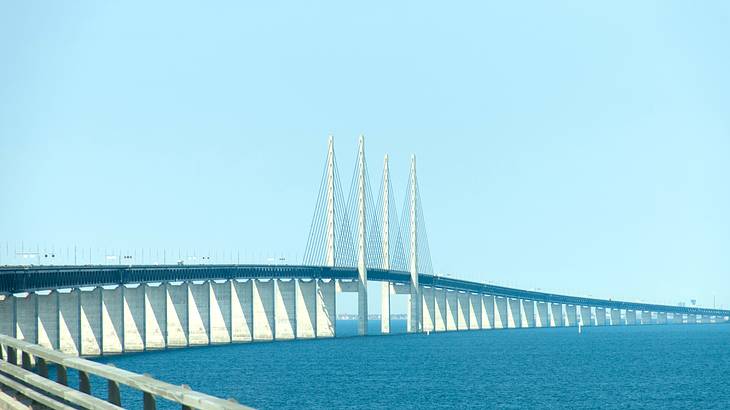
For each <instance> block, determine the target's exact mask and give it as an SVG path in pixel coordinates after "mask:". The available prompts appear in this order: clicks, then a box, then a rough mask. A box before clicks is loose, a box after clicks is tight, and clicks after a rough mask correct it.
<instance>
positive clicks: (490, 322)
mask: <svg viewBox="0 0 730 410" xmlns="http://www.w3.org/2000/svg"><path fill="white" fill-rule="evenodd" d="M482 329H494V296H492V295H482Z"/></svg>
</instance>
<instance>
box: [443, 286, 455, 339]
mask: <svg viewBox="0 0 730 410" xmlns="http://www.w3.org/2000/svg"><path fill="white" fill-rule="evenodd" d="M444 291H445V292H446V330H447V331H451V330H457V329H458V324H459V322H458V320H459V312H458V310H459V308H458V306H457V304H458V300H459V298H458V292H456V291H453V290H448V289H444Z"/></svg>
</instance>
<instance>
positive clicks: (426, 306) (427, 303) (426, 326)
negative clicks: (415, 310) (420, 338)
mask: <svg viewBox="0 0 730 410" xmlns="http://www.w3.org/2000/svg"><path fill="white" fill-rule="evenodd" d="M421 298H422V299H423V306H422V309H423V324H422V329H423V331H424V332H433V331H434V330H435V326H434V325H435V319H436V318H435V316H436V312H435V309H436V306H435V302H436V301H435V300H434V294H433V288H424V287H423V286H421Z"/></svg>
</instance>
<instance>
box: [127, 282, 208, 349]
mask: <svg viewBox="0 0 730 410" xmlns="http://www.w3.org/2000/svg"><path fill="white" fill-rule="evenodd" d="M206 287H207V285H206ZM122 290H123V292H122V294H123V296H124V297H123V299H124V351H125V352H141V351H143V350H144V345H145V343H144V334H145V326H144V285H143V284H137V285H136V286H135V285H129V286H127V285H123V289H122ZM206 296H207V292H206ZM206 343H207V342H206Z"/></svg>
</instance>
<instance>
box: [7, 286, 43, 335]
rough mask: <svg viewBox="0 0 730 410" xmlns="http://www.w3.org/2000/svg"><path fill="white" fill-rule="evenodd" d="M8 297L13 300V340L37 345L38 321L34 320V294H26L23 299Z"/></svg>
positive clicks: (35, 305)
mask: <svg viewBox="0 0 730 410" xmlns="http://www.w3.org/2000/svg"><path fill="white" fill-rule="evenodd" d="M10 297H11V298H14V299H15V300H14V303H15V308H14V309H15V323H16V326H15V338H16V339H19V340H25V341H27V342H29V343H37V340H36V339H37V336H38V321H37V320H36V307H37V304H36V295H35V293H33V292H31V293H28V295H27V296H25V297H14V296H10ZM11 323H12V321H11Z"/></svg>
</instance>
